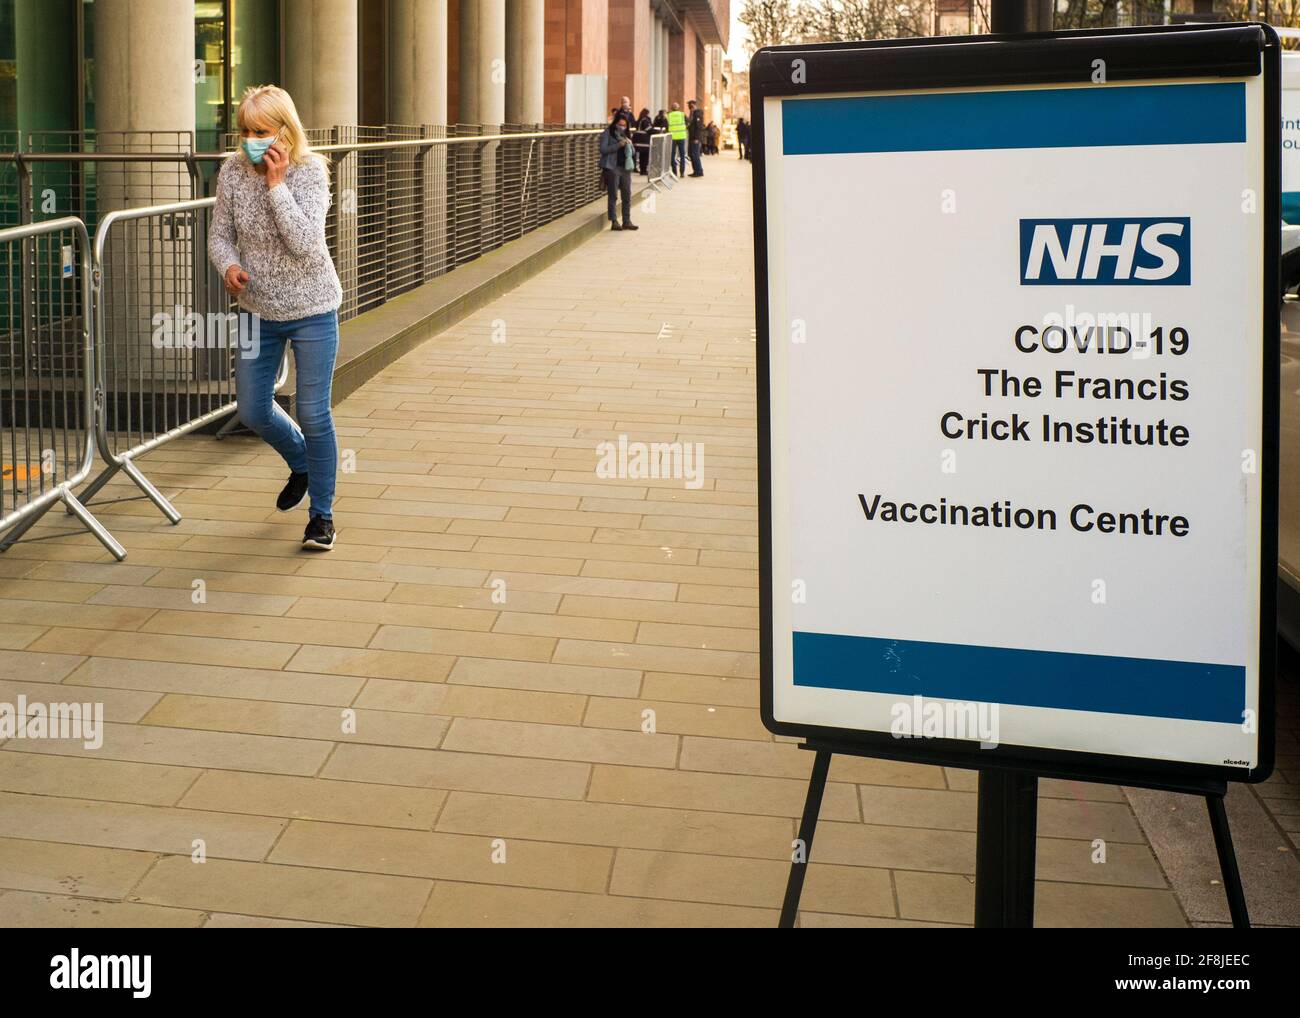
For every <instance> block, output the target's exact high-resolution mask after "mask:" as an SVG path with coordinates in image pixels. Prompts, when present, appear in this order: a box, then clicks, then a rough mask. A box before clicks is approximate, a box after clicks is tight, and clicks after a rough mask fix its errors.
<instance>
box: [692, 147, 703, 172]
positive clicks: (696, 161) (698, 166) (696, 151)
mask: <svg viewBox="0 0 1300 1018" xmlns="http://www.w3.org/2000/svg"><path fill="white" fill-rule="evenodd" d="M691 172H692V173H694V174H695V175H696V176H697V177H702V176H704V164H703V163H702V162H700V143H699V142H698V141H693V142H691Z"/></svg>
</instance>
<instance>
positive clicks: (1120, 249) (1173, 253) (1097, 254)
mask: <svg viewBox="0 0 1300 1018" xmlns="http://www.w3.org/2000/svg"><path fill="white" fill-rule="evenodd" d="M1191 283H1192V221H1191V219H1190V218H1188V217H1187V216H1161V217H1153V218H1141V219H1022V220H1020V284H1021V285H1022V286H1059V285H1070V286H1190V285H1191Z"/></svg>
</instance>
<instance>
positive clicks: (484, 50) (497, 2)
mask: <svg viewBox="0 0 1300 1018" xmlns="http://www.w3.org/2000/svg"><path fill="white" fill-rule="evenodd" d="M459 63H460V81H459V85H460V89H459V90H460V120H461V123H465V124H501V123H504V121H505V119H506V79H507V76H508V68H507V65H506V0H461V5H460V59H459Z"/></svg>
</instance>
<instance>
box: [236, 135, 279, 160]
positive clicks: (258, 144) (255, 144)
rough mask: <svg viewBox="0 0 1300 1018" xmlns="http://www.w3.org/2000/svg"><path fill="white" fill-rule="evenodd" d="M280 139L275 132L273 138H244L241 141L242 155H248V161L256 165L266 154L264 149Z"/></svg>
mask: <svg viewBox="0 0 1300 1018" xmlns="http://www.w3.org/2000/svg"><path fill="white" fill-rule="evenodd" d="M279 140H280V135H279V134H278V133H277V134H276V136H275V137H274V138H245V139H244V141H243V148H244V155H246V156H248V161H249V162H250V163H252V164H253V165H254V166H256V165H257V164H258V163H260V162H261V161H262V157H263V156H264V155H266V150H267V149H268V148H270V147H271V146H272V145H274V144H275V143H276V142H277V141H279Z"/></svg>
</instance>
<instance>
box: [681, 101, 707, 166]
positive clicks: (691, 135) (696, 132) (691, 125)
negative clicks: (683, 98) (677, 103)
mask: <svg viewBox="0 0 1300 1018" xmlns="http://www.w3.org/2000/svg"><path fill="white" fill-rule="evenodd" d="M686 105H687V106H688V107H689V108H690V111H691V112H690V116H689V117H688V118H687V120H686V134H687V138H688V139H689V142H690V153H691V176H692V177H702V176H704V163H702V162H701V161H700V153H701V152H702V151H703V150H704V140H705V139H704V111H703V110H702V109H700V104H699V103H697V102H696V101H695V100H694V99H691V100H689V101H688V102H687V103H686Z"/></svg>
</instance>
